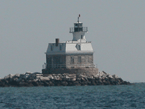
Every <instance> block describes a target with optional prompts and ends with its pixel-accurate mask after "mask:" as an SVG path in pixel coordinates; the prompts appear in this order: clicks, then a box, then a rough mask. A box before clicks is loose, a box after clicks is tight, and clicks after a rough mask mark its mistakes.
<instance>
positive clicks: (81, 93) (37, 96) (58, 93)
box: [0, 83, 145, 109]
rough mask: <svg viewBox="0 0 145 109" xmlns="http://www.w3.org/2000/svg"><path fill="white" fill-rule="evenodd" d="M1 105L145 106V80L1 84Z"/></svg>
mask: <svg viewBox="0 0 145 109" xmlns="http://www.w3.org/2000/svg"><path fill="white" fill-rule="evenodd" d="M0 109H145V83H134V84H132V85H98V86H49V87H1V88H0Z"/></svg>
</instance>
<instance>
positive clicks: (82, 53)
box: [42, 15, 98, 74]
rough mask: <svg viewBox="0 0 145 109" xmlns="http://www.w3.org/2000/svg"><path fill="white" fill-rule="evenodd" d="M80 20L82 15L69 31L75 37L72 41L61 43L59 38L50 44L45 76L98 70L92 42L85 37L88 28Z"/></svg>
mask: <svg viewBox="0 0 145 109" xmlns="http://www.w3.org/2000/svg"><path fill="white" fill-rule="evenodd" d="M79 18H80V15H79V16H78V20H77V22H75V23H74V27H71V28H70V29H69V33H72V35H73V38H72V40H68V41H60V40H59V38H56V39H55V42H54V43H49V44H48V47H47V50H46V53H45V54H46V63H45V64H44V65H43V69H42V73H43V74H52V73H70V72H71V73H73V72H77V71H78V69H79V71H81V69H83V70H84V69H88V68H89V69H90V68H92V69H94V68H96V66H95V64H94V61H93V54H94V51H93V47H92V44H91V41H87V40H86V37H85V33H87V32H88V27H83V23H82V22H80V21H79ZM93 71H94V70H93ZM97 71H98V70H97Z"/></svg>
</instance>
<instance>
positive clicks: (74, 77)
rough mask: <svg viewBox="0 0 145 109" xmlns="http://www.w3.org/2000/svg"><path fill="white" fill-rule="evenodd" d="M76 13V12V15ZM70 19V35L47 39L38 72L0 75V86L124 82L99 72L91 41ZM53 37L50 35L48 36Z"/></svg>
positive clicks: (120, 83)
mask: <svg viewBox="0 0 145 109" xmlns="http://www.w3.org/2000/svg"><path fill="white" fill-rule="evenodd" d="M79 17H80V15H79ZM79 17H78V21H77V22H76V23H74V27H71V28H70V31H69V33H72V34H73V39H72V40H68V41H60V40H59V38H56V40H55V43H49V44H48V47H47V50H46V52H45V54H46V63H44V65H43V68H42V73H39V72H34V73H31V72H26V73H24V74H15V75H12V74H9V75H7V76H5V77H4V78H2V79H0V86H1V87H6V86H18V87H22V86H84V85H128V84H130V83H129V82H126V81H123V80H122V79H121V78H119V77H118V76H116V75H110V74H107V73H106V72H104V71H102V72H99V71H98V68H97V67H96V65H95V64H94V58H93V55H94V50H93V47H92V44H91V41H87V40H86V37H85V33H87V32H88V27H84V26H83V23H82V22H80V21H79ZM52 37H53V36H52Z"/></svg>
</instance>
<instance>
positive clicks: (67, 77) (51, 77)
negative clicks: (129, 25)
mask: <svg viewBox="0 0 145 109" xmlns="http://www.w3.org/2000/svg"><path fill="white" fill-rule="evenodd" d="M81 85H82V86H84V85H130V83H129V82H127V81H123V80H122V79H121V78H119V77H118V76H117V75H110V74H108V73H106V72H104V71H102V72H99V73H94V74H89V73H75V74H72V73H71V74H69V73H63V74H47V75H46V74H44V75H43V74H41V73H39V72H34V73H32V72H29V71H27V72H26V73H24V74H15V75H13V74H9V75H7V76H5V77H4V78H2V79H0V87H9V86H14V87H22V86H25V87H29V86H81Z"/></svg>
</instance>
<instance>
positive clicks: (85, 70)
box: [42, 68, 98, 75]
mask: <svg viewBox="0 0 145 109" xmlns="http://www.w3.org/2000/svg"><path fill="white" fill-rule="evenodd" d="M42 73H43V74H63V73H69V74H88V75H91V74H93V75H94V74H97V73H98V68H55V69H53V68H51V69H49V70H45V69H43V70H42Z"/></svg>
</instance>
